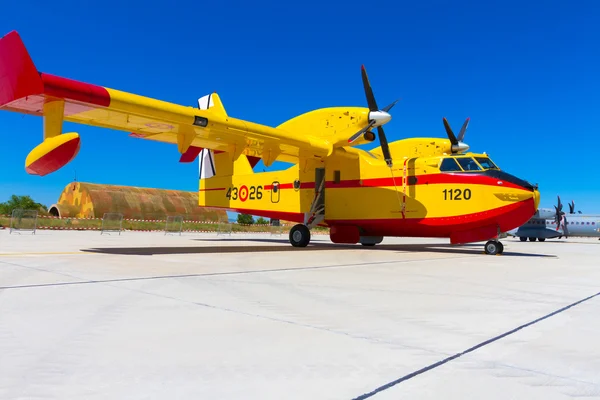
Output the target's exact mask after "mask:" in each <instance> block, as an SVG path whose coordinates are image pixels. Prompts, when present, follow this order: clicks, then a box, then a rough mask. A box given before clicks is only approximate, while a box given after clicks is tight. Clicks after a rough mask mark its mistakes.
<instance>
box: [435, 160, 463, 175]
mask: <svg viewBox="0 0 600 400" xmlns="http://www.w3.org/2000/svg"><path fill="white" fill-rule="evenodd" d="M440 171H442V172H455V171H458V172H462V169H461V168H460V166H459V165H458V163H457V162H456V161H455V160H454V158H444V160H443V161H442V163H441V164H440Z"/></svg>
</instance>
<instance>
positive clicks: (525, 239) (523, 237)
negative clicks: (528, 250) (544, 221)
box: [519, 236, 527, 242]
mask: <svg viewBox="0 0 600 400" xmlns="http://www.w3.org/2000/svg"><path fill="white" fill-rule="evenodd" d="M519 240H520V241H521V242H526V241H527V238H526V237H525V236H521V237H520V238H519Z"/></svg>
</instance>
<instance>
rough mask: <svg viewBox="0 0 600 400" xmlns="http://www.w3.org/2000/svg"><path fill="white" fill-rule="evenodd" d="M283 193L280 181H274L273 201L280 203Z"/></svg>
mask: <svg viewBox="0 0 600 400" xmlns="http://www.w3.org/2000/svg"><path fill="white" fill-rule="evenodd" d="M280 194H281V188H280V187H279V182H277V181H275V182H273V188H272V189H271V203H279V197H280Z"/></svg>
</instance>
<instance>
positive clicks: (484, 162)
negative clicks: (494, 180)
mask: <svg viewBox="0 0 600 400" xmlns="http://www.w3.org/2000/svg"><path fill="white" fill-rule="evenodd" d="M475 160H477V162H478V163H479V165H481V166H482V167H483V169H500V168H498V167H497V166H496V164H494V162H493V161H492V160H490V159H489V158H487V157H475Z"/></svg>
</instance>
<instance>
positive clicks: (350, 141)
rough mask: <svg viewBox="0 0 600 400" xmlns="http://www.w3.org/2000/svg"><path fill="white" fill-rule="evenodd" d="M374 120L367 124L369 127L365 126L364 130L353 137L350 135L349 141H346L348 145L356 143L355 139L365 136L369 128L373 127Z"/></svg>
mask: <svg viewBox="0 0 600 400" xmlns="http://www.w3.org/2000/svg"><path fill="white" fill-rule="evenodd" d="M375 122H376V121H375V120H373V121H371V122H370V123H369V125H367V126H365V127H364V128H362V129H361V130H360V131H358V132H356V133H355V134H354V135H352V136H351V137H350V139H348V143H353V142H354V141H356V139H358V138H359V137H361V136H362V135H364V134H365V132H367V131H368V130H369V129H371V127H372V126H373V125H375Z"/></svg>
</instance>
